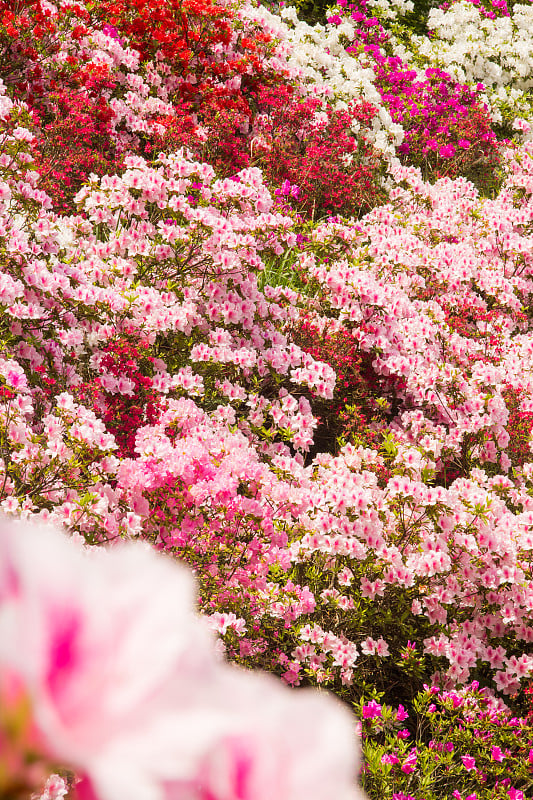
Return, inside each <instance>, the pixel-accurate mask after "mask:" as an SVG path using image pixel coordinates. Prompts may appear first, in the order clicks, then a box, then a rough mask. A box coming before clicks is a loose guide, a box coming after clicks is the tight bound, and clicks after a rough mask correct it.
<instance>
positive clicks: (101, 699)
mask: <svg viewBox="0 0 533 800" xmlns="http://www.w3.org/2000/svg"><path fill="white" fill-rule="evenodd" d="M6 675H7V676H8V677H9V676H12V675H14V676H15V677H16V679H17V680H18V681H19V682H20V684H21V685H22V687H23V689H24V691H25V692H26V694H27V696H28V698H29V700H30V702H31V711H32V716H33V723H34V727H35V730H36V737H34V739H35V741H37V742H38V745H39V747H40V754H41V755H42V756H43V757H44V758H46V757H49V758H50V759H51V760H53V761H54V762H56V763H61V764H64V765H66V766H68V767H69V768H72V769H74V770H76V771H77V772H78V773H79V775H80V776H81V778H82V780H81V782H80V783H79V784H78V786H77V793H78V796H79V798H80V800H89V798H90V799H91V800H94V798H98V799H99V800H124V798H126V797H127V798H128V800H163V798H166V800H185V799H187V800H208V798H209V800H233V798H237V797H238V798H239V800H269V799H270V798H272V797H276V798H277V800H289V799H290V800H300V798H301V800H304V798H305V800H315V799H316V800H321V798H326V797H328V796H330V792H331V790H333V792H334V796H335V797H336V798H339V800H341V799H342V800H356V798H357V797H361V795H359V794H358V791H357V789H356V775H357V758H356V752H357V750H356V741H355V720H354V719H353V718H352V717H351V715H350V714H349V713H348V712H347V710H346V709H345V708H344V707H343V706H342V704H340V703H339V702H337V701H335V700H334V699H333V698H331V697H329V696H326V695H321V694H318V693H315V692H313V691H302V692H298V693H294V692H291V690H289V689H287V688H285V687H283V686H282V685H281V683H280V682H279V681H278V680H277V679H275V678H274V677H272V676H267V675H263V674H257V673H252V672H248V671H245V670H241V669H239V668H236V667H231V666H229V665H227V664H225V663H224V662H222V661H221V660H219V658H218V656H217V655H216V651H215V640H214V638H213V637H212V634H211V632H210V631H209V630H208V625H207V623H206V621H205V620H203V619H202V618H201V617H200V616H199V615H198V614H197V613H196V612H195V608H194V584H193V580H192V577H191V575H190V574H189V572H188V571H187V570H186V569H185V568H184V567H182V566H180V565H179V564H177V563H176V562H175V561H173V560H171V559H167V558H164V557H162V556H160V555H158V554H156V553H155V552H154V551H152V550H151V549H150V548H149V547H148V546H147V545H143V544H141V543H133V544H120V545H117V546H116V547H113V548H111V549H109V550H104V549H102V548H99V549H96V548H93V549H86V548H84V547H82V546H80V545H79V544H77V543H75V542H74V541H72V540H69V539H68V538H67V537H66V536H65V535H63V534H62V533H59V532H58V531H55V530H53V529H51V528H46V527H44V526H43V527H38V526H32V525H31V524H29V523H26V522H16V523H8V522H6V521H0V678H3V677H4V676H6ZM4 685H7V684H6V683H5V681H3V680H2V681H0V688H1V687H2V686H4ZM0 733H1V731H0Z"/></svg>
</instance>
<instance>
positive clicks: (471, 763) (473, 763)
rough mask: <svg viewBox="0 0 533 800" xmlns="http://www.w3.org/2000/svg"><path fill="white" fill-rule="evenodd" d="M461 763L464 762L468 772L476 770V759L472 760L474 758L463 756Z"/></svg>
mask: <svg viewBox="0 0 533 800" xmlns="http://www.w3.org/2000/svg"><path fill="white" fill-rule="evenodd" d="M461 761H462V762H463V765H464V768H465V769H466V770H468V771H470V770H471V769H475V766H476V759H475V758H472V756H468V755H466V756H461Z"/></svg>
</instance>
